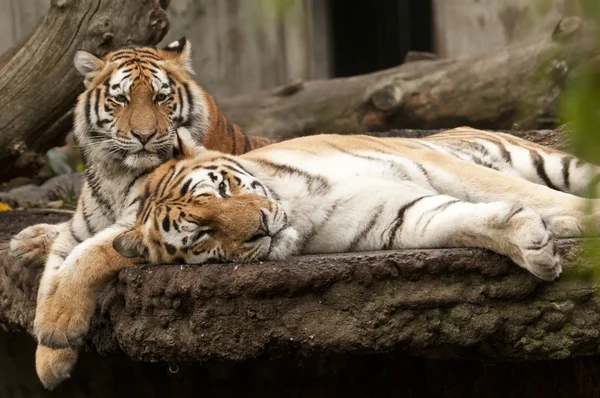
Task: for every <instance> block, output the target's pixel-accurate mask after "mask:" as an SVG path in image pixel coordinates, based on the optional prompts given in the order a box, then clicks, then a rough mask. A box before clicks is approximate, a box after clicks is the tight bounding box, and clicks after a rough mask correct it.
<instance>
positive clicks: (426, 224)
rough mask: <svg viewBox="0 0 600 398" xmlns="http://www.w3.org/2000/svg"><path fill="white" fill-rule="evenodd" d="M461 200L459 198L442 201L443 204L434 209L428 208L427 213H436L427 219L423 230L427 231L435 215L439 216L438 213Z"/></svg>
mask: <svg viewBox="0 0 600 398" xmlns="http://www.w3.org/2000/svg"><path fill="white" fill-rule="evenodd" d="M459 202H461V201H460V200H458V199H456V200H451V201H450V202H446V203H442V204H441V205H439V206H437V207H436V208H434V209H431V210H428V211H427V213H434V214H432V215H431V217H429V220H427V222H426V223H425V225H423V228H422V229H421V231H425V230H426V229H427V227H428V226H429V224H430V223H431V221H432V220H433V219H434V218H435V216H437V215H438V214H440V213H441V212H443V211H444V210H446V209H447V208H448V207H450V206H452V205H453V204H455V203H459Z"/></svg>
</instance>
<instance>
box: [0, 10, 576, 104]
mask: <svg viewBox="0 0 600 398" xmlns="http://www.w3.org/2000/svg"><path fill="white" fill-rule="evenodd" d="M49 3H50V0H0V53H2V52H4V51H5V50H6V49H8V48H9V47H10V46H11V45H13V44H14V43H15V42H16V41H17V40H19V38H21V37H23V36H24V35H25V33H26V32H27V30H28V29H29V28H31V27H32V26H33V25H34V24H35V22H36V21H37V20H38V19H39V18H41V17H42V16H43V15H44V13H45V12H46V10H47V7H48V5H49ZM578 4H579V0H372V1H365V0H171V3H170V5H169V7H168V10H167V13H168V15H169V20H170V21H171V27H170V29H169V33H168V35H167V37H166V38H165V39H164V41H163V42H164V43H169V42H171V41H173V40H175V39H178V38H180V37H181V36H184V35H185V36H187V37H188V38H189V39H191V41H192V43H193V45H194V47H195V52H194V67H195V70H196V71H197V73H198V81H199V82H200V83H201V84H203V85H204V86H205V87H206V88H207V89H208V91H209V92H211V93H213V94H214V95H215V96H216V97H217V98H219V97H226V96H231V95H235V94H241V93H247V92H253V91H257V90H260V89H266V88H271V87H275V86H278V85H281V84H284V83H287V82H289V81H291V80H296V79H322V78H323V79H324V78H331V77H340V76H352V75H357V74H361V73H367V72H373V71H376V70H381V69H386V68H389V67H393V66H397V65H399V64H401V63H402V60H403V58H404V56H405V54H406V53H407V52H408V51H409V50H418V51H428V52H433V53H435V54H437V55H438V56H439V57H442V58H446V57H457V56H463V55H469V54H475V53H480V52H484V51H490V50H493V49H497V48H501V47H504V46H507V45H509V44H512V43H516V42H522V41H528V40H534V39H536V38H537V36H538V35H540V34H546V35H547V33H548V31H551V30H552V29H553V28H554V26H555V25H556V23H557V21H558V20H559V19H560V17H561V16H565V15H573V14H576V13H577V6H578Z"/></svg>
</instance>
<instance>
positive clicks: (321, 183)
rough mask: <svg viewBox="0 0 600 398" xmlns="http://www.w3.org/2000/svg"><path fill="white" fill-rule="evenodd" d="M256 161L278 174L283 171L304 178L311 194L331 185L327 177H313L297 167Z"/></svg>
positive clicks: (260, 160) (326, 188)
mask: <svg viewBox="0 0 600 398" xmlns="http://www.w3.org/2000/svg"><path fill="white" fill-rule="evenodd" d="M254 161H255V162H256V163H260V164H262V165H265V166H268V167H271V168H273V169H275V170H276V172H279V171H283V172H285V173H288V174H292V175H297V176H300V177H302V178H304V179H305V180H306V181H307V185H308V190H309V192H310V193H314V192H315V191H320V190H328V189H329V183H328V182H327V179H325V177H323V176H320V175H313V174H310V173H307V172H306V171H304V170H300V169H297V168H295V167H291V166H288V165H285V164H280V163H275V162H271V161H268V160H265V159H255V160H254ZM315 185H316V187H315Z"/></svg>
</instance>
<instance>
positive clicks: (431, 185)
mask: <svg viewBox="0 0 600 398" xmlns="http://www.w3.org/2000/svg"><path fill="white" fill-rule="evenodd" d="M414 164H415V166H417V168H418V169H419V170H420V171H421V173H423V176H424V177H425V179H426V180H427V183H428V184H429V186H430V187H432V188H434V189H435V187H434V186H433V184H432V182H431V177H429V173H428V172H427V170H425V167H423V166H422V165H421V163H417V162H414Z"/></svg>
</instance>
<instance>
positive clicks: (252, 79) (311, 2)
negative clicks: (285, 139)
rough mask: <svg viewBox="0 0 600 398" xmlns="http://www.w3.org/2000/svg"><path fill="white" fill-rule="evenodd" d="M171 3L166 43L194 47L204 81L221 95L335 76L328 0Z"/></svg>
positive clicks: (180, 0) (177, 0)
mask: <svg viewBox="0 0 600 398" xmlns="http://www.w3.org/2000/svg"><path fill="white" fill-rule="evenodd" d="M288 3H289V4H290V7H289V8H285V9H284V10H283V11H282V12H277V11H276V7H275V4H276V2H275V1H273V0H171V4H170V5H169V17H170V20H171V28H170V30H169V33H168V35H167V37H166V38H165V42H170V41H172V40H176V39H178V38H180V37H181V36H184V35H185V36H187V37H188V38H190V39H191V40H192V43H193V44H194V48H195V50H194V52H193V55H194V67H195V68H196V72H197V73H198V80H199V81H200V82H201V83H202V84H203V85H205V86H206V87H207V89H208V90H209V91H211V92H214V93H215V94H217V95H219V96H228V95H233V94H238V93H245V92H252V91H256V90H260V89H264V88H269V87H274V86H277V85H280V84H283V83H287V82H289V81H291V80H295V79H316V78H326V77H328V76H329V68H330V62H329V53H330V51H329V43H328V38H329V34H328V32H327V29H328V28H327V26H328V19H327V13H326V5H327V4H326V1H324V0H292V1H290V2H288Z"/></svg>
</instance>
